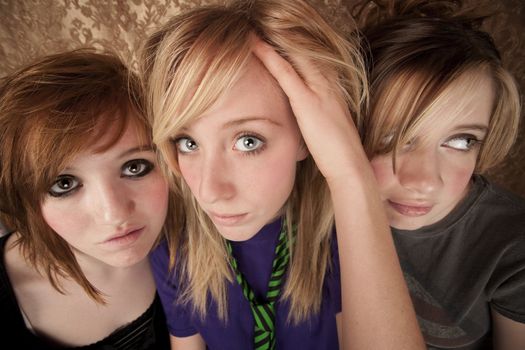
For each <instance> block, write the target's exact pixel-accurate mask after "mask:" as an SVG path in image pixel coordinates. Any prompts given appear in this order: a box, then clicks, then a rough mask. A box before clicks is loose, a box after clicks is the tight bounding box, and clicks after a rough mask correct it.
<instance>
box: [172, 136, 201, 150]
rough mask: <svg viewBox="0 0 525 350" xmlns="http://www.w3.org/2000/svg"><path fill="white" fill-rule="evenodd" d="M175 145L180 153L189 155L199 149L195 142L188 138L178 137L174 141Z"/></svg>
mask: <svg viewBox="0 0 525 350" xmlns="http://www.w3.org/2000/svg"><path fill="white" fill-rule="evenodd" d="M175 145H176V146H177V150H178V151H179V152H180V153H191V152H193V151H195V150H197V149H198V148H199V146H198V145H197V142H195V141H194V140H192V139H191V138H189V137H179V138H177V139H176V140H175Z"/></svg>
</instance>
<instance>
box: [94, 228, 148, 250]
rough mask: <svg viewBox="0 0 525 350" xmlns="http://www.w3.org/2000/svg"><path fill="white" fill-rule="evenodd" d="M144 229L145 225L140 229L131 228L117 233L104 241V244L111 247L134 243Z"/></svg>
mask: <svg viewBox="0 0 525 350" xmlns="http://www.w3.org/2000/svg"><path fill="white" fill-rule="evenodd" d="M143 231H144V227H140V228H138V229H131V230H127V231H126V232H124V233H122V234H117V235H115V236H114V237H112V238H109V239H107V240H105V241H103V242H102V244H103V245H106V246H109V247H120V246H124V245H128V244H132V243H134V242H135V241H136V240H137V239H138V238H139V236H140V235H141V233H142V232H143Z"/></svg>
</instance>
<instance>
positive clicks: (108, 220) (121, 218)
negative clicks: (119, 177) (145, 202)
mask: <svg viewBox="0 0 525 350" xmlns="http://www.w3.org/2000/svg"><path fill="white" fill-rule="evenodd" d="M131 194H132V190H131V189H129V188H127V187H126V186H125V185H124V184H122V183H120V181H109V182H101V183H99V184H98V185H97V186H96V194H95V198H94V203H93V205H94V206H95V209H96V210H95V213H96V214H95V215H96V216H97V218H96V219H97V221H98V222H100V223H102V224H107V225H114V226H119V225H122V224H124V223H126V222H127V221H129V219H130V216H131V215H132V213H133V210H134V209H135V201H134V200H133V199H132V196H131Z"/></svg>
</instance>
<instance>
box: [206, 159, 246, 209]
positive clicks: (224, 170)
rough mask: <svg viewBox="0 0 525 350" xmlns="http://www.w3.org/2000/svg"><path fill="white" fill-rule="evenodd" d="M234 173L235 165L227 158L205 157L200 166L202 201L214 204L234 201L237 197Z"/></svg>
mask: <svg viewBox="0 0 525 350" xmlns="http://www.w3.org/2000/svg"><path fill="white" fill-rule="evenodd" d="M217 153H218V152H217ZM237 170H241V169H237ZM234 172H235V166H234V164H232V161H231V160H230V161H229V160H228V159H226V157H223V156H221V155H220V154H210V155H206V156H204V157H203V159H202V162H201V165H200V183H199V188H198V191H199V197H200V200H201V201H202V202H204V203H207V204H213V203H216V202H218V201H224V200H229V199H232V198H233V197H234V195H235V185H234V180H233V179H234V175H235V174H234Z"/></svg>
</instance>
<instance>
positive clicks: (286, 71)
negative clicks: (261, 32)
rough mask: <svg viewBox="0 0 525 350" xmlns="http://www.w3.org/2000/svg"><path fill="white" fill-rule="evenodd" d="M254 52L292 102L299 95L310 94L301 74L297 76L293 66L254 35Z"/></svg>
mask: <svg viewBox="0 0 525 350" xmlns="http://www.w3.org/2000/svg"><path fill="white" fill-rule="evenodd" d="M252 51H253V53H254V55H255V56H256V57H257V58H258V59H259V60H260V61H261V62H262V63H263V65H264V66H265V67H266V69H267V70H268V71H269V72H270V74H271V75H272V76H273V77H274V78H275V80H277V82H278V83H279V85H280V86H281V88H282V89H283V91H284V93H285V94H286V95H287V96H288V98H289V99H290V100H292V99H293V96H295V95H297V94H298V95H303V94H306V95H308V94H310V91H309V88H308V86H307V85H306V84H305V83H304V81H303V80H302V79H301V77H300V76H299V74H297V72H296V71H295V69H294V68H293V66H292V65H291V64H290V63H289V62H288V61H286V60H285V59H284V58H282V57H281V56H280V55H279V54H278V53H277V52H276V51H275V50H274V48H273V47H271V46H270V45H268V44H267V43H265V42H264V41H262V40H261V39H259V38H258V37H256V36H255V35H253V44H252Z"/></svg>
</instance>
